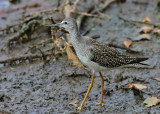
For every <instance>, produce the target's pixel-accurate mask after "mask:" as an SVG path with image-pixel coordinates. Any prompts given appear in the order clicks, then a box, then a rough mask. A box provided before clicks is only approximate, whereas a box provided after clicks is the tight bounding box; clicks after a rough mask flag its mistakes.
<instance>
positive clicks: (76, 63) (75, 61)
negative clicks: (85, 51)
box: [65, 43, 86, 69]
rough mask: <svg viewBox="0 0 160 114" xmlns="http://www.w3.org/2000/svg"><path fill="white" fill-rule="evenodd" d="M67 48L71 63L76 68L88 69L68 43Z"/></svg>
mask: <svg viewBox="0 0 160 114" xmlns="http://www.w3.org/2000/svg"><path fill="white" fill-rule="evenodd" d="M65 47H66V52H67V55H68V59H69V60H70V61H71V63H72V64H73V65H74V66H78V67H80V68H82V69H86V68H85V67H84V66H83V65H82V64H81V62H80V61H79V59H78V57H77V56H76V55H75V54H74V52H73V51H72V49H71V48H70V45H69V44H68V43H65Z"/></svg>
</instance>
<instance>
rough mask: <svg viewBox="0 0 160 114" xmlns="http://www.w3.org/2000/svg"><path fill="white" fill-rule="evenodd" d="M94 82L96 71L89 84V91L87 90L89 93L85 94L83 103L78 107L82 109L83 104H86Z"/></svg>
mask: <svg viewBox="0 0 160 114" xmlns="http://www.w3.org/2000/svg"><path fill="white" fill-rule="evenodd" d="M93 82H94V73H93V75H92V80H91V84H90V85H89V88H88V91H87V93H86V95H85V97H84V99H83V102H82V103H81V105H80V106H79V107H78V109H79V110H81V109H82V107H83V105H84V103H85V101H86V99H87V96H88V95H89V92H90V91H91V89H92V87H93Z"/></svg>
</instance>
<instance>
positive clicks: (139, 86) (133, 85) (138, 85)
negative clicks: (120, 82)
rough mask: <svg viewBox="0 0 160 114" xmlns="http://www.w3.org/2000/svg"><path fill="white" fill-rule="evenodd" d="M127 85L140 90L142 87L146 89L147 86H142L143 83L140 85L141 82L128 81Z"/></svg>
mask: <svg viewBox="0 0 160 114" xmlns="http://www.w3.org/2000/svg"><path fill="white" fill-rule="evenodd" d="M128 85H129V88H132V87H135V88H137V89H139V90H142V89H146V88H147V86H144V85H142V84H134V83H128Z"/></svg>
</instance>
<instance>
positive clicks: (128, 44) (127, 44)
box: [123, 40, 133, 48]
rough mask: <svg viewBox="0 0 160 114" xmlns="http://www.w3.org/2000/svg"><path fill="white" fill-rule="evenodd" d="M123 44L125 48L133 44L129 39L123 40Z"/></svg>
mask: <svg viewBox="0 0 160 114" xmlns="http://www.w3.org/2000/svg"><path fill="white" fill-rule="evenodd" d="M123 44H124V45H125V46H126V47H127V48H129V47H130V46H131V45H132V44H133V42H130V41H128V40H125V41H124V42H123Z"/></svg>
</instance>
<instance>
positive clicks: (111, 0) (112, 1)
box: [92, 0, 117, 14]
mask: <svg viewBox="0 0 160 114" xmlns="http://www.w3.org/2000/svg"><path fill="white" fill-rule="evenodd" d="M116 1H117V0H110V1H106V2H105V4H104V6H103V7H102V8H101V9H98V10H94V11H92V14H95V13H98V12H103V11H104V10H105V9H106V8H107V7H108V6H109V5H110V4H112V3H114V2H116Z"/></svg>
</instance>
